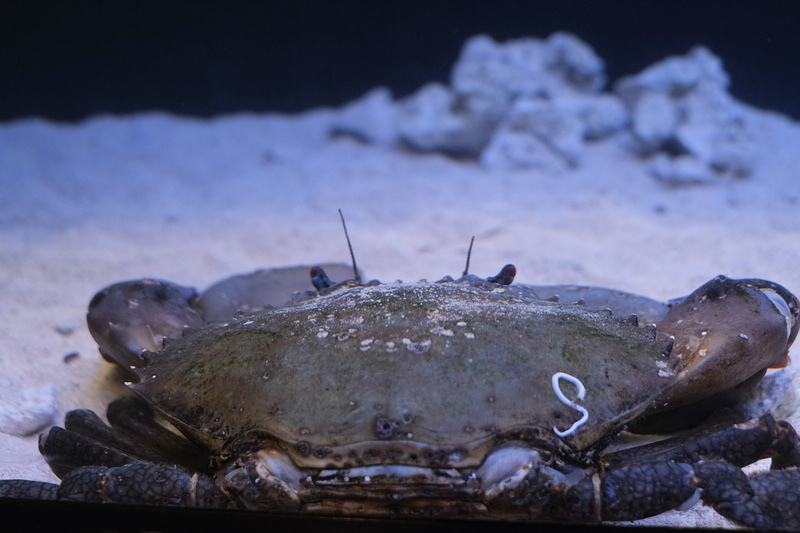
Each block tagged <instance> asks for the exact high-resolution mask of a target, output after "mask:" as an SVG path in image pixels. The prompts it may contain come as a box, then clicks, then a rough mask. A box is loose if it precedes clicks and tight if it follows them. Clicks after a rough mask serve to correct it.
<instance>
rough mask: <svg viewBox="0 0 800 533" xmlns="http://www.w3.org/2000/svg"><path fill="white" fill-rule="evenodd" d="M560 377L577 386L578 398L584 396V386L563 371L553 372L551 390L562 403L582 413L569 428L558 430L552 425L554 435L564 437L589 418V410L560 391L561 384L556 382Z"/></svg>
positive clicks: (581, 398) (580, 398)
mask: <svg viewBox="0 0 800 533" xmlns="http://www.w3.org/2000/svg"><path fill="white" fill-rule="evenodd" d="M561 379H565V380H567V381H569V382H570V383H572V384H573V385H575V386H576V387H577V388H578V398H577V399H578V400H583V398H584V396H586V387H584V386H583V383H581V380H579V379H578V378H576V377H575V376H570V375H569V374H567V373H565V372H556V373H555V374H553V391H554V392H555V393H556V396H558V399H559V400H561V402H562V403H563V404H564V405H567V406H569V407H572V408H573V409H575V410H576V411H580V413H581V414H583V416H582V417H581V419H580V420H578V421H577V422H575V423H574V424H572V425H571V426H570V428H569V429H568V430H566V431H559V430H558V428H557V427H555V426H553V431H555V432H556V435H558V436H559V437H566V436H567V435H572V434H573V433H575V430H576V429H578V428H579V427H580V426H582V425H583V424H585V423H586V421H587V420H589V411H587V410H586V409H585V408H583V407H581V406H580V405H577V404H576V403H575V402H573V401H572V400H570V399H569V398H567V397H566V396H564V393H563V392H561V386H560V385H559V383H558V382H559V380H561Z"/></svg>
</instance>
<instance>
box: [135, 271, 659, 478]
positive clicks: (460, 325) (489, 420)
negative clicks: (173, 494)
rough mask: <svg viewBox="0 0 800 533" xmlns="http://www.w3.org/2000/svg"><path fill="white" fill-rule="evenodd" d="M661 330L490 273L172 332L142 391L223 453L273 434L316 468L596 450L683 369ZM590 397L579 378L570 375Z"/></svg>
mask: <svg viewBox="0 0 800 533" xmlns="http://www.w3.org/2000/svg"><path fill="white" fill-rule="evenodd" d="M664 352H668V347H667V346H666V345H665V342H662V341H657V340H656V338H655V332H654V331H653V329H652V328H643V327H637V326H636V325H635V324H634V323H632V322H631V321H625V320H620V319H619V318H616V317H612V316H610V314H609V313H604V312H596V311H590V310H587V309H586V308H584V307H582V306H573V305H562V304H558V303H553V302H548V301H543V300H540V299H538V298H536V297H535V295H534V293H533V291H532V290H531V289H530V288H526V287H521V286H520V287H518V286H510V287H498V286H497V285H494V284H488V283H485V282H476V281H469V282H464V281H460V282H445V283H427V282H419V283H414V284H407V283H394V284H384V285H378V286H371V287H358V288H351V289H343V290H340V291H337V292H335V293H333V294H330V295H327V296H321V297H316V298H314V299H312V300H309V301H305V302H301V303H299V304H296V305H293V306H288V307H284V308H280V309H272V310H267V311H264V312H261V313H258V314H255V315H248V316H242V317H237V318H235V319H231V320H229V321H227V322H220V323H217V324H213V325H211V326H209V327H207V328H205V329H203V330H201V331H198V332H194V333H190V334H188V335H186V336H185V337H184V338H183V339H181V340H177V341H174V342H170V343H169V345H168V346H167V347H166V348H165V349H164V351H162V352H160V353H158V354H148V357H149V358H152V361H151V362H150V364H149V366H148V367H147V369H146V371H145V373H144V374H143V375H142V382H141V383H139V384H135V385H133V386H132V388H133V389H134V390H135V391H136V392H137V393H138V394H140V395H141V396H143V397H144V398H145V399H147V400H148V401H150V402H152V403H153V404H154V405H155V406H156V407H157V408H158V409H160V410H161V411H162V412H163V413H164V414H166V415H167V416H168V418H170V419H171V420H172V421H173V422H174V423H176V424H177V425H178V427H180V428H181V429H182V430H183V431H184V432H185V433H186V434H187V435H188V436H189V437H190V438H192V439H193V440H195V441H196V442H199V443H201V444H203V445H205V446H207V447H208V448H209V449H210V450H211V452H212V453H216V454H224V453H229V452H230V448H231V447H232V446H234V445H236V444H240V443H241V441H245V440H250V441H252V440H255V439H270V440H272V441H274V442H276V443H277V444H278V445H279V446H281V447H283V448H284V449H286V450H287V452H288V453H289V454H290V455H291V456H292V457H293V459H294V460H295V461H296V462H297V463H298V464H299V465H301V466H309V467H319V468H322V467H332V466H338V467H341V466H346V465H357V464H375V463H381V462H383V463H387V462H392V463H401V464H422V463H425V464H429V465H432V464H433V465H442V466H444V465H449V466H467V465H475V464H479V463H480V462H481V460H482V459H483V457H484V455H485V453H486V452H487V450H488V449H490V448H491V447H492V446H495V445H496V444H497V443H498V442H499V441H503V440H508V439H518V440H519V439H522V440H528V441H530V442H536V441H550V442H557V441H558V439H557V437H555V435H554V434H553V427H554V426H555V427H557V428H559V429H560V430H562V431H563V430H566V429H568V428H569V427H570V426H571V425H572V424H573V423H574V422H575V421H576V420H578V419H579V418H580V416H581V414H580V413H579V412H578V411H576V410H575V409H573V408H571V407H569V406H567V405H565V404H564V403H562V402H561V401H559V399H558V398H557V396H556V394H555V392H554V390H553V385H552V376H553V375H554V374H555V373H557V372H564V373H567V374H570V375H572V376H574V377H576V378H578V379H579V380H580V381H581V382H582V383H583V385H584V386H585V387H586V391H587V392H586V397H585V399H584V400H582V401H578V402H577V403H578V404H580V405H582V406H584V407H585V408H586V409H587V410H588V412H589V418H588V421H587V422H586V423H585V424H584V425H582V426H581V427H580V428H578V429H577V431H576V432H574V433H573V434H571V435H569V436H567V437H565V441H566V442H567V443H568V445H569V446H571V447H573V448H575V449H586V448H588V447H590V446H591V445H592V444H594V443H596V441H597V440H599V439H600V438H602V437H603V436H605V435H608V434H609V433H610V432H612V431H613V430H614V429H615V428H617V427H619V426H620V425H621V424H623V423H625V422H626V421H629V420H630V419H631V418H633V417H635V416H637V415H638V414H640V413H641V412H642V410H643V409H645V408H647V407H648V405H649V404H650V403H651V402H652V401H653V400H654V398H655V397H656V396H657V394H658V392H659V391H661V390H663V389H664V388H665V387H667V386H668V385H670V384H671V383H672V380H673V379H674V377H673V376H672V375H671V374H670V373H668V372H663V371H662V372H660V370H661V369H663V368H664V366H665V365H664V361H665V360H666V357H665V356H664ZM561 389H562V390H563V391H564V393H565V394H566V395H567V396H568V397H570V398H574V396H575V389H574V387H573V386H572V385H570V384H569V383H567V382H564V381H562V382H561Z"/></svg>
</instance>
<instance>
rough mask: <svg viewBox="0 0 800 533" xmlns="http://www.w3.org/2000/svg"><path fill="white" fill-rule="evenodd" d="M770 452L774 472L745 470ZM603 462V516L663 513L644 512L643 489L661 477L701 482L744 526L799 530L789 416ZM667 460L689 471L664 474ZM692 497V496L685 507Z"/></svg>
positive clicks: (799, 449) (684, 487) (796, 451)
mask: <svg viewBox="0 0 800 533" xmlns="http://www.w3.org/2000/svg"><path fill="white" fill-rule="evenodd" d="M766 457H771V458H772V471H770V472H768V473H765V474H759V475H756V476H753V477H751V478H748V477H747V476H746V475H745V474H744V472H742V470H741V469H740V467H742V466H745V465H748V464H750V463H753V462H755V461H757V460H760V459H762V458H766ZM604 460H605V461H606V462H607V463H608V464H609V471H608V472H607V473H605V474H603V476H602V491H601V498H602V505H603V512H602V516H603V519H604V520H634V519H638V518H644V517H645V516H651V515H653V514H657V513H658V512H660V511H657V506H654V507H652V508H651V509H650V510H649V511H647V513H646V514H642V512H641V511H642V510H644V506H649V504H648V503H647V502H646V501H643V495H642V494H640V493H638V490H639V489H637V486H638V485H641V484H646V483H656V484H658V485H672V486H674V489H675V493H676V494H678V493H681V494H684V493H687V491H688V490H690V489H691V490H693V489H694V488H697V489H699V494H698V495H699V497H700V499H702V501H703V503H705V504H706V505H710V506H713V507H714V509H715V510H716V511H717V512H718V513H720V514H721V515H723V516H725V517H726V518H728V519H730V520H732V521H734V522H736V523H738V524H741V525H744V526H748V527H754V528H759V529H762V528H767V529H797V527H798V525H800V490H798V488H797V487H799V486H800V470H799V469H798V468H797V467H798V466H800V446H799V445H798V437H797V433H796V432H795V430H794V428H793V427H792V426H791V425H790V424H789V423H788V422H785V421H780V422H776V421H775V420H774V419H773V418H772V416H770V415H765V416H763V417H761V418H759V419H755V420H750V421H748V422H745V423H742V424H736V425H733V426H731V427H729V428H726V429H724V430H722V431H717V432H705V431H700V432H697V434H693V435H691V436H690V437H689V438H687V437H684V438H675V439H669V440H667V441H662V442H659V443H655V444H653V445H649V446H644V447H640V448H634V449H633V450H631V451H630V452H628V451H626V452H620V453H618V454H613V455H611V456H607V457H606V458H604ZM663 465H676V466H678V467H680V468H681V469H683V470H684V472H683V473H681V472H680V470H675V473H676V475H662V474H665V472H666V471H663V472H661V471H660V469H663V468H664V466H663ZM647 472H650V473H658V474H659V475H657V476H653V477H651V479H647V476H646V475H645V477H643V473H644V474H646V473H647ZM689 494H690V495H691V493H689ZM648 498H649V497H648ZM681 498H682V496H681ZM646 499H647V498H645V500H646ZM679 499H680V498H679ZM692 503H694V502H693V500H692V499H688V500H687V502H686V504H685V505H690V504H692ZM663 510H667V509H663ZM652 511H656V512H652Z"/></svg>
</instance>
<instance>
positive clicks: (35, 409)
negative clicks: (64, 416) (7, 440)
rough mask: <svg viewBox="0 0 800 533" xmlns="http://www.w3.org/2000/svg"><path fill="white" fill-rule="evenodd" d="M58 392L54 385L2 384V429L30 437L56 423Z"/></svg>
mask: <svg viewBox="0 0 800 533" xmlns="http://www.w3.org/2000/svg"><path fill="white" fill-rule="evenodd" d="M57 396H58V391H57V390H56V388H55V387H54V386H52V385H37V386H32V387H14V386H10V385H9V384H7V383H4V384H0V432H3V433H8V434H9V435H14V436H16V437H27V436H30V435H33V434H34V433H38V432H39V431H41V430H42V429H44V428H46V427H47V426H50V425H52V424H53V421H54V419H55V416H56V413H57V412H58V399H57Z"/></svg>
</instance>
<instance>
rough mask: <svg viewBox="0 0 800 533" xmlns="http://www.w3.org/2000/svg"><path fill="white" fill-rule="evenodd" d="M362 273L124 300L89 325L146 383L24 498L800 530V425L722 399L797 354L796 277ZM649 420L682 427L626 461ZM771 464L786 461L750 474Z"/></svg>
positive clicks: (60, 436)
mask: <svg viewBox="0 0 800 533" xmlns="http://www.w3.org/2000/svg"><path fill="white" fill-rule="evenodd" d="M353 270H354V271H355V275H354V276H353V277H354V279H351V280H349V281H345V282H342V283H339V284H334V283H333V282H331V281H330V278H334V279H337V278H339V279H341V278H344V277H348V276H349V275H350V273H351V271H350V270H349V267H347V266H346V265H322V266H314V267H295V268H284V269H272V270H261V271H257V272H255V273H252V274H248V275H240V276H234V277H232V278H229V279H227V280H224V281H222V282H220V283H218V284H217V285H214V286H212V287H211V288H210V289H208V290H207V291H205V292H204V293H203V294H198V293H197V292H196V291H195V290H194V289H191V288H187V287H183V286H180V285H176V284H173V283H170V282H166V281H161V280H155V279H143V280H136V281H129V282H123V283H119V284H115V285H112V286H110V287H107V288H105V289H103V290H101V291H100V292H99V293H97V295H95V297H94V298H93V299H92V301H91V303H90V306H89V312H88V316H87V319H88V325H89V329H90V332H91V333H92V335H93V337H94V338H95V340H96V341H97V342H98V345H99V349H100V353H101V354H102V355H103V356H104V357H105V358H106V359H107V360H109V361H112V362H114V363H116V364H118V365H120V367H121V368H122V369H123V370H124V372H125V373H127V374H128V376H129V379H130V382H129V383H128V385H129V387H130V389H131V390H132V391H133V393H134V395H132V396H130V397H126V398H123V399H121V400H117V401H116V402H113V403H112V404H111V405H110V406H109V409H108V413H107V418H108V420H109V422H110V424H111V426H107V425H106V424H105V423H104V422H103V421H102V420H101V419H100V418H99V417H98V416H97V415H96V414H94V413H93V412H91V411H87V410H76V411H71V412H69V413H68V414H67V416H66V420H65V424H64V428H61V427H52V428H50V429H49V430H48V431H46V432H45V433H44V434H42V435H41V438H40V449H41V452H42V454H43V455H44V456H45V458H46V459H47V461H48V463H49V464H50V466H51V468H52V469H53V471H54V473H56V475H58V476H59V477H61V478H62V482H61V484H60V486H57V485H52V484H47V483H40V482H32V481H24V480H7V481H3V482H0V494H2V495H5V496H16V497H38V498H59V499H67V500H83V501H111V502H133V503H151V504H163V505H177V506H200V507H235V508H244V509H259V510H278V511H296V512H304V513H321V514H328V515H330V514H334V515H358V516H404V515H413V516H437V517H440V516H441V517H477V518H490V519H502V520H531V521H537V520H546V521H572V522H599V521H616V520H635V519H639V518H643V517H647V516H652V515H656V514H659V513H662V512H664V511H667V510H670V509H673V508H685V507H688V506H691V505H692V504H693V503H694V502H696V501H697V500H698V498H700V499H702V501H703V502H704V503H705V504H707V505H712V506H713V507H714V508H715V509H716V510H717V512H719V513H720V514H722V515H723V516H725V517H727V518H729V519H731V520H733V521H735V522H737V523H739V524H742V525H745V526H749V527H756V528H797V527H800V512H799V511H798V509H800V505H798V500H800V491H798V489H797V488H792V487H797V486H798V485H800V470H798V468H797V467H798V465H800V447H798V438H797V434H796V433H795V431H794V429H793V428H792V426H791V425H789V424H788V423H787V422H784V421H776V420H775V419H774V418H773V417H772V416H771V415H770V414H769V413H764V414H763V415H762V416H759V417H757V418H752V419H744V417H743V416H742V415H741V414H740V413H739V412H737V411H736V410H735V409H732V408H730V407H727V408H722V407H720V406H723V405H728V404H731V403H732V402H733V399H735V397H736V396H737V395H738V394H741V392H742V391H743V390H746V389H748V388H752V387H753V386H755V385H756V384H757V383H758V381H759V380H760V379H761V377H762V376H763V375H764V373H765V371H766V370H767V369H768V368H778V367H783V366H786V365H787V364H788V351H789V348H790V346H791V344H792V343H793V341H794V340H795V338H796V336H797V333H798V329H799V328H800V320H798V314H799V313H800V310H799V309H800V305H798V300H797V298H796V297H795V296H794V295H792V294H791V293H790V292H789V291H788V290H786V289H785V288H784V287H782V286H780V285H778V284H776V283H772V282H770V281H765V280H759V279H742V280H736V279H730V278H727V277H724V276H718V277H716V278H714V279H712V280H711V281H709V282H707V283H706V284H704V285H702V286H701V287H700V288H698V289H697V290H695V291H694V292H693V293H691V294H690V295H689V296H687V297H685V298H680V299H676V300H673V301H671V302H670V303H669V304H662V303H660V302H657V301H654V300H651V299H649V298H645V297H640V296H635V295H630V294H626V293H622V292H619V291H614V290H610V289H602V288H592V287H577V286H555V287H547V286H541V287H536V286H527V285H521V284H516V285H515V284H513V278H514V275H515V273H516V269H515V268H514V267H513V266H512V265H506V266H505V267H504V268H503V269H502V270H501V272H500V274H498V275H497V276H493V277H489V278H487V279H482V278H479V277H477V276H474V275H471V274H467V272H466V270H465V272H464V275H463V276H462V277H460V278H459V279H455V280H454V279H452V278H450V277H446V278H444V279H442V280H439V281H437V282H427V281H425V280H422V281H419V282H417V283H402V282H395V283H378V282H374V281H373V282H370V283H367V284H362V283H361V282H360V276H359V274H358V270H357V268H356V267H355V264H354V265H353ZM309 272H310V276H309ZM309 277H311V283H309ZM312 286H313V287H314V289H315V290H310V289H311V287H312ZM712 412H713V413H714V416H710V417H708V418H705V416H706V415H708V414H709V413H712ZM720 413H721V414H720ZM690 414H691V415H693V416H691V417H690V416H689V415H690ZM689 418H691V425H692V426H693V427H691V428H689V429H687V428H685V427H681V425H682V423H684V424H683V425H686V424H685V422H686V420H687V419H689ZM665 428H666V429H665ZM625 430H631V431H637V430H638V431H640V432H641V431H642V430H643V431H659V432H664V431H672V432H674V431H680V434H679V435H678V436H673V437H671V438H667V439H665V440H661V441H658V442H656V443H654V444H648V445H645V446H640V447H635V448H631V449H626V450H621V451H615V452H613V453H607V450H608V449H609V446H610V445H611V444H612V443H614V441H615V440H616V438H617V436H618V435H619V434H620V433H621V432H623V431H625ZM766 457H771V458H772V470H771V471H770V472H768V473H765V474H762V475H759V476H755V477H751V478H748V477H747V476H746V475H745V474H744V473H743V472H742V470H741V467H742V466H744V465H747V464H750V463H752V462H754V461H757V460H760V459H762V458H766Z"/></svg>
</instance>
